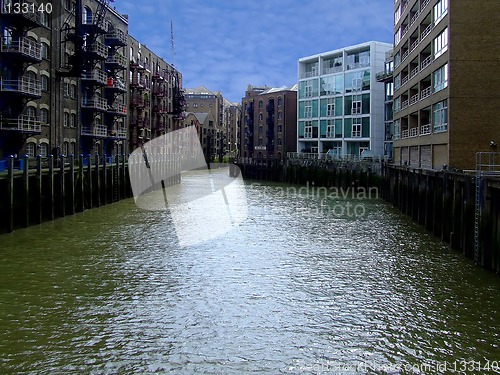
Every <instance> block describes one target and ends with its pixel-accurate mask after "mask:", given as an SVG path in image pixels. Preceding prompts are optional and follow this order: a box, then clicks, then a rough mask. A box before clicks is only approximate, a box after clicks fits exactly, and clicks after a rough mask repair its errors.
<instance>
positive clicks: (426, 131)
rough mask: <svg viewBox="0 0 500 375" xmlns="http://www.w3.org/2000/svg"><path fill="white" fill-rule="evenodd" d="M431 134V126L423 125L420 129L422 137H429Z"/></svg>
mask: <svg viewBox="0 0 500 375" xmlns="http://www.w3.org/2000/svg"><path fill="white" fill-rule="evenodd" d="M429 134H431V124H427V125H422V126H421V127H420V135H421V136H422V135H429Z"/></svg>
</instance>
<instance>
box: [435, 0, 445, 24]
mask: <svg viewBox="0 0 500 375" xmlns="http://www.w3.org/2000/svg"><path fill="white" fill-rule="evenodd" d="M447 13H448V0H439V2H438V3H437V4H436V5H434V25H436V24H437V23H438V22H439V21H441V20H442V19H443V18H444V16H446V14H447Z"/></svg>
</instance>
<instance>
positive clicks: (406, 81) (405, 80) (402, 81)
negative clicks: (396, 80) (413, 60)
mask: <svg viewBox="0 0 500 375" xmlns="http://www.w3.org/2000/svg"><path fill="white" fill-rule="evenodd" d="M409 79H410V76H408V75H407V76H406V77H404V78H403V79H402V80H401V86H404V85H406V83H408V80H409Z"/></svg>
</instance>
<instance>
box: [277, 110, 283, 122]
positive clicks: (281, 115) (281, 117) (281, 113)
mask: <svg viewBox="0 0 500 375" xmlns="http://www.w3.org/2000/svg"><path fill="white" fill-rule="evenodd" d="M281 119H283V112H281V111H279V112H278V120H281Z"/></svg>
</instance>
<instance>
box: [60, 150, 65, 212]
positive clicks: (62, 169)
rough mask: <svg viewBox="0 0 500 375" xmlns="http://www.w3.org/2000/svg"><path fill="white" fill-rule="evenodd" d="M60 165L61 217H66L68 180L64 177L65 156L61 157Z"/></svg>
mask: <svg viewBox="0 0 500 375" xmlns="http://www.w3.org/2000/svg"><path fill="white" fill-rule="evenodd" d="M59 161H60V163H61V164H60V165H59V171H60V173H61V176H60V177H61V178H60V181H61V216H62V217H64V216H66V178H65V176H64V162H65V160H64V155H61V156H60V158H59Z"/></svg>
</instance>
